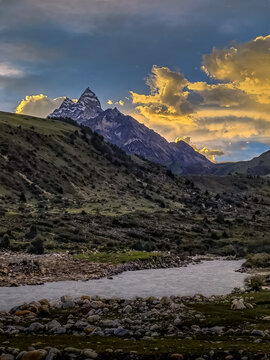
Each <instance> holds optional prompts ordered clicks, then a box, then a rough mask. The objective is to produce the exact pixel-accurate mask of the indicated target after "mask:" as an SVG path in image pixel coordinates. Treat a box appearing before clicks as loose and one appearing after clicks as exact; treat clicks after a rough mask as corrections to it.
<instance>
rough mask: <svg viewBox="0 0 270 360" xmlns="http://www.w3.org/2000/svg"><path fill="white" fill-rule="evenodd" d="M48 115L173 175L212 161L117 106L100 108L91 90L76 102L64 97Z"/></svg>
mask: <svg viewBox="0 0 270 360" xmlns="http://www.w3.org/2000/svg"><path fill="white" fill-rule="evenodd" d="M49 117H50V118H58V119H59V118H70V119H72V120H74V121H76V122H78V123H79V124H82V125H84V126H88V127H90V128H91V129H92V130H93V131H96V132H97V133H99V134H100V135H102V136H103V137H104V139H105V140H106V141H108V142H110V143H112V144H115V145H117V146H119V147H120V148H122V149H123V150H124V151H125V152H126V153H128V154H137V155H140V156H142V157H144V158H146V159H148V160H150V161H152V162H154V163H158V164H161V165H164V166H167V167H168V168H170V169H172V171H173V172H175V173H176V174H181V173H205V172H207V171H208V169H209V168H211V167H212V165H213V164H212V163H211V162H210V161H209V160H208V159H206V158H205V157H204V156H203V155H201V154H199V153H197V152H196V151H195V150H194V149H193V148H192V147H191V146H189V145H188V144H186V143H177V144H176V143H170V142H168V141H167V140H166V139H165V138H163V137H162V136H160V135H159V134H158V133H156V132H155V131H154V130H151V129H149V128H148V127H147V126H145V125H144V124H141V123H139V122H138V121H137V120H135V119H134V118H133V117H131V116H126V115H124V114H123V113H121V112H120V111H119V110H118V109H117V108H114V109H107V110H105V111H103V110H102V108H101V105H100V102H99V100H98V98H97V96H96V95H95V93H94V92H93V91H92V90H90V88H87V89H86V90H85V91H84V92H83V94H82V95H81V96H80V98H79V100H78V102H77V103H74V102H73V101H72V100H70V99H65V100H64V102H63V103H62V105H61V106H60V107H59V109H57V110H55V111H54V112H53V113H52V114H51V115H49Z"/></svg>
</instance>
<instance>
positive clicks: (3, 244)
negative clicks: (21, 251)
mask: <svg viewBox="0 0 270 360" xmlns="http://www.w3.org/2000/svg"><path fill="white" fill-rule="evenodd" d="M9 247H10V240H9V236H8V234H4V236H3V238H2V239H1V241H0V249H8V248H9Z"/></svg>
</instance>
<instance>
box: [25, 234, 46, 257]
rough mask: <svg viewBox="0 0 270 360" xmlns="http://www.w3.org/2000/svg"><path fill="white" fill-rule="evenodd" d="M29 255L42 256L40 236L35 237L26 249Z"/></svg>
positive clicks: (42, 248)
mask: <svg viewBox="0 0 270 360" xmlns="http://www.w3.org/2000/svg"><path fill="white" fill-rule="evenodd" d="M28 253H29V254H37V255H41V254H44V240H43V238H42V237H41V236H40V235H37V236H36V237H35V239H34V240H32V241H31V244H30V246H29V248H28Z"/></svg>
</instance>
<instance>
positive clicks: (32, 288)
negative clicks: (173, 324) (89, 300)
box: [0, 260, 246, 311]
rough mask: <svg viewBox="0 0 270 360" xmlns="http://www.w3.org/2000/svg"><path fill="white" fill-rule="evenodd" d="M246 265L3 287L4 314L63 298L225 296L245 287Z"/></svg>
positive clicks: (216, 263)
mask: <svg viewBox="0 0 270 360" xmlns="http://www.w3.org/2000/svg"><path fill="white" fill-rule="evenodd" d="M242 263H243V260H233V261H226V260H213V261H204V262H202V263H200V264H197V265H188V266H187V267H182V268H171V269H153V270H140V271H130V272H125V273H122V274H120V275H117V276H114V278H113V280H109V279H107V278H102V279H99V280H89V281H59V282H51V283H45V284H44V285H25V286H19V287H11V288H10V287H1V288H0V311H3V310H9V309H10V308H11V307H13V306H17V305H20V304H22V303H24V302H31V301H34V300H40V299H42V298H46V299H48V300H56V299H59V298H60V297H61V296H62V295H71V296H72V297H78V296H81V295H92V296H95V295H99V296H101V297H106V298H111V297H119V298H133V297H135V296H141V297H147V296H156V297H161V296H170V295H179V296H186V295H194V294H202V295H205V296H211V295H223V294H227V293H230V292H231V291H232V289H233V288H234V287H243V283H244V279H245V277H246V275H245V274H242V273H239V272H235V270H237V269H239V268H240V267H241V265H242Z"/></svg>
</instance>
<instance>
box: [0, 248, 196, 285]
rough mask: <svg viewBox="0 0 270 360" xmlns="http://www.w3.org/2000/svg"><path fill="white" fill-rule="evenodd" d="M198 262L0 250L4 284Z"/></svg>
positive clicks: (164, 256) (153, 256) (91, 276)
mask: <svg viewBox="0 0 270 360" xmlns="http://www.w3.org/2000/svg"><path fill="white" fill-rule="evenodd" d="M145 254H146V255H147V254H149V256H148V257H147V256H145ZM116 255H117V254H116ZM150 255H151V256H150ZM128 258H129V257H128V256H127V259H128ZM198 262H200V258H196V259H193V258H191V257H187V256H177V255H168V254H164V253H144V256H142V258H140V257H138V258H137V259H136V260H135V261H128V262H126V263H116V262H96V261H91V258H90V261H89V260H88V259H87V257H85V258H79V257H78V256H74V255H71V254H68V253H50V254H44V255H31V254H26V253H13V252H0V287H3V286H10V287H12V286H19V285H39V284H43V283H46V282H55V281H66V280H83V281H87V280H92V279H99V278H102V277H111V276H113V275H116V274H120V273H122V272H124V271H135V270H144V269H158V268H173V267H182V266H186V265H188V264H192V263H194V264H195V263H198Z"/></svg>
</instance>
